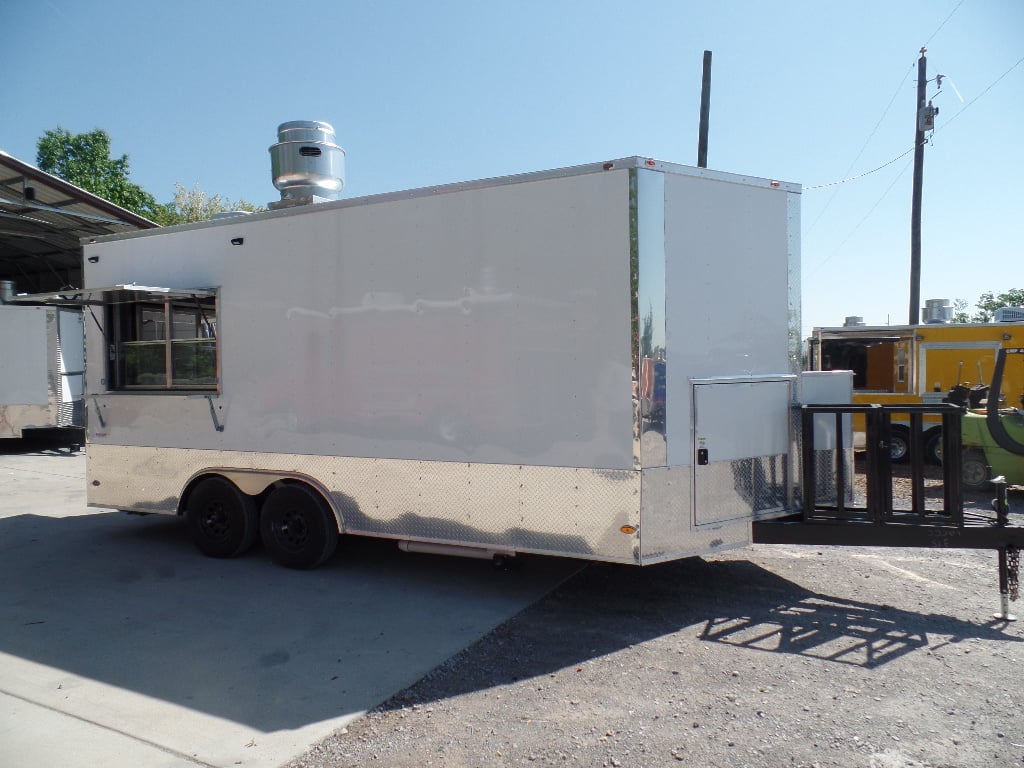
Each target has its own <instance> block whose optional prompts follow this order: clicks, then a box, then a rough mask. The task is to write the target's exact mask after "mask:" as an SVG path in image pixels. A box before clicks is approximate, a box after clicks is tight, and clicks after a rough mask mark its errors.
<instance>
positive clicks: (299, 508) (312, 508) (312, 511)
mask: <svg viewBox="0 0 1024 768" xmlns="http://www.w3.org/2000/svg"><path fill="white" fill-rule="evenodd" d="M260 537H261V538H262V539H263V546H264V547H266V549H267V552H268V553H269V554H270V558H271V559H272V560H273V561H274V562H275V563H277V564H278V565H283V566H285V567H286V568H296V569H300V570H305V569H308V568H316V567H317V566H318V565H320V564H321V563H323V562H324V561H325V560H327V559H328V558H329V557H330V556H331V555H333V554H334V550H335V549H336V548H337V546H338V525H337V522H336V521H335V518H334V513H333V512H332V511H331V508H330V507H329V506H328V505H327V502H326V501H324V498H323V496H321V495H320V494H319V493H317V492H316V491H315V490H313V489H312V488H310V487H309V486H308V485H299V484H289V485H281V486H278V487H277V488H275V489H274V490H273V491H271V492H270V495H269V496H267V500H266V501H264V502H263V509H262V510H261V512H260Z"/></svg>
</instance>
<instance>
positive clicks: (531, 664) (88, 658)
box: [0, 513, 1019, 732]
mask: <svg viewBox="0 0 1024 768" xmlns="http://www.w3.org/2000/svg"><path fill="white" fill-rule="evenodd" d="M522 560H523V561H522V562H521V563H520V564H519V566H518V567H516V568H514V569H512V570H500V569H496V568H494V567H493V566H492V565H491V564H490V563H489V562H486V561H475V560H464V559H457V558H444V557H436V556H430V555H410V554H404V553H400V552H398V550H397V548H396V547H395V546H394V543H393V542H387V541H379V540H370V539H360V538H356V537H353V538H352V539H351V540H349V541H347V542H346V544H345V545H344V546H343V548H342V551H341V552H340V553H339V554H338V556H336V557H335V558H334V559H333V560H331V561H330V562H329V563H327V564H326V565H325V566H324V567H322V568H320V569H318V570H316V571H311V572H296V571H289V570H286V569H282V568H278V567H276V566H274V565H272V564H271V563H270V562H269V559H268V558H267V557H266V555H265V554H264V553H263V552H262V551H260V550H259V549H257V550H255V551H254V552H252V553H251V554H250V555H248V556H245V557H243V558H240V559H236V560H212V559H209V558H205V557H202V556H201V555H199V554H198V553H197V552H195V550H194V549H193V548H192V546H191V544H190V542H189V541H188V535H187V531H186V527H185V526H184V525H183V524H181V522H180V521H179V520H176V519H174V518H169V517H163V516H148V517H129V516H126V515H121V514H117V513H100V514H85V515H78V516H69V517H47V516H42V515H30V514H23V515H13V516H9V517H5V518H0V584H3V585H4V587H3V589H2V590H0V657H2V655H3V654H6V655H8V656H10V657H15V658H16V659H20V660H24V661H27V662H33V663H34V664H39V665H45V667H46V668H48V671H47V672H45V675H44V678H42V679H41V680H40V683H39V685H41V686H42V687H40V688H38V689H37V688H32V687H31V686H30V689H31V690H29V691H28V692H27V693H24V694H23V693H19V695H25V697H26V698H29V699H30V700H35V699H32V698H31V697H33V696H35V697H39V698H40V700H45V697H46V696H48V695H50V693H48V692H50V691H52V690H56V689H58V688H63V689H75V688H79V689H80V688H83V687H87V686H88V685H89V684H91V683H93V682H99V683H101V684H102V685H104V686H113V687H116V688H117V689H123V690H125V691H127V692H129V693H131V694H141V695H142V696H144V697H146V698H147V700H156V701H159V702H164V703H167V704H171V705H174V706H179V707H185V708H188V709H190V710H195V711H198V712H201V713H205V714H208V715H211V716H214V717H217V718H223V719H226V720H230V721H232V722H236V723H241V724H244V725H246V726H251V727H253V728H257V729H259V730H260V731H262V732H275V731H282V730H288V729H297V728H302V727H303V726H306V725H309V724H313V723H321V722H324V721H327V720H330V719H332V718H337V717H341V716H345V715H356V714H358V713H360V712H363V711H366V710H369V709H372V708H374V707H377V706H382V707H383V708H385V709H389V708H391V709H393V708H400V707H403V706H407V705H408V704H409V702H410V701H416V700H432V699H437V698H446V697H450V696H457V695H459V694H463V693H470V692H474V691H479V690H485V689H488V688H491V687H494V686H501V685H506V684H510V683H514V682H516V681H517V680H521V679H524V678H531V677H534V676H539V675H545V674H553V673H555V672H557V671H559V670H562V669H564V668H566V667H573V666H577V665H582V664H584V663H587V662H589V661H592V660H594V659H597V658H600V657H603V656H605V655H608V654H613V653H615V652H618V651H622V650H623V649H626V648H629V647H631V646H634V645H637V644H640V643H645V642H648V641H652V640H657V639H659V638H665V637H671V636H673V635H679V634H680V633H682V635H683V636H686V637H690V638H692V639H694V640H695V641H697V642H706V643H714V644H717V645H719V646H733V647H735V648H737V649H740V650H744V651H750V650H754V651H757V652H762V653H772V654H796V655H799V656H802V657H809V658H814V659H818V660H822V661H824V662H825V663H841V664H854V665H859V666H862V667H867V668H874V667H879V666H882V665H884V664H886V663H888V662H890V661H892V660H893V659H896V658H899V657H900V656H902V655H905V654H907V653H911V652H913V651H914V650H917V649H920V648H923V647H925V646H927V645H928V644H929V643H930V642H933V640H932V637H933V636H936V635H941V636H943V637H944V638H950V637H951V638H954V640H955V639H963V638H981V639H993V640H995V639H998V640H1000V641H1006V640H1009V639H1014V640H1019V639H1018V638H1011V637H1008V636H1007V635H1004V634H1002V633H1001V632H1000V631H999V629H998V627H996V626H985V625H979V624H974V623H971V622H969V621H965V620H962V619H958V618H954V617H950V616H943V615H936V614H927V613H915V612H913V611H905V610H898V609H895V608H892V607H890V606H887V605H884V604H875V603H871V602H855V601H851V600H840V599H837V598H834V597H829V596H827V595H822V594H818V593H815V592H813V591H810V590H807V589H805V588H804V587H801V586H799V585H797V584H795V583H794V582H791V581H788V580H786V579H784V578H782V577H780V576H778V575H776V574H774V573H772V572H771V571H769V570H767V569H765V568H762V567H760V566H758V565H755V564H753V563H750V562H748V561H743V560H730V561H725V560H707V561H706V560H702V559H696V558H695V559H689V560H683V561H677V562H673V563H666V564H663V565H659V566H654V567H650V568H643V569H639V568H633V567H629V566H615V565H608V564H600V563H594V564H590V565H588V566H585V565H584V564H583V563H582V562H580V561H570V560H562V559H558V558H547V557H528V558H523V559H522ZM573 574H575V575H573ZM559 584H560V585H561V586H557V588H556V585H559ZM544 595H547V596H546V597H544ZM541 598H543V599H541ZM517 614H518V615H517ZM510 616H513V617H514V618H512V619H509V617H510ZM481 638H482V639H481ZM467 646H468V647H467ZM446 660H447V661H446ZM3 663H5V664H6V663H7V662H3ZM35 669H38V667H37V668H35ZM432 670H433V672H432ZM33 674H35V675H38V674H39V673H38V672H35V673H33ZM15 677H17V675H15ZM43 680H45V685H43ZM417 681H420V682H419V683H418V682H417ZM424 681H427V682H424ZM396 691H399V692H400V693H398V694H397V695H396V694H395V692H396ZM84 698H85V697H83V700H84ZM382 701H383V702H385V703H384V704H383V705H381V702H382Z"/></svg>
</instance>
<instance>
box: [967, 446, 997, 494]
mask: <svg viewBox="0 0 1024 768" xmlns="http://www.w3.org/2000/svg"><path fill="white" fill-rule="evenodd" d="M991 479H992V477H991V473H990V471H989V466H988V461H987V460H986V459H985V454H984V453H983V452H982V451H979V450H976V449H968V450H965V451H964V453H963V458H962V459H961V462H960V483H961V485H963V487H964V488H966V489H968V490H970V491H978V490H981V489H982V488H984V487H985V486H986V485H988V481H989V480H991Z"/></svg>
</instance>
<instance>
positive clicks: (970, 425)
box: [951, 348, 1024, 489]
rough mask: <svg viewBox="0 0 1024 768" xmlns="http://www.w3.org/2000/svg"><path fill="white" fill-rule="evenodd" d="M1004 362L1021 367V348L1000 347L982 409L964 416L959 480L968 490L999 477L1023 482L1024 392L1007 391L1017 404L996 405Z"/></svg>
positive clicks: (1011, 482)
mask: <svg viewBox="0 0 1024 768" xmlns="http://www.w3.org/2000/svg"><path fill="white" fill-rule="evenodd" d="M1007 365H1013V366H1019V367H1022V368H1024V348H1004V349H1001V350H999V356H998V357H997V358H996V367H995V372H994V373H993V376H992V384H991V386H990V387H989V391H988V404H987V405H986V406H985V410H984V411H983V412H982V411H967V412H965V413H964V415H963V420H962V422H961V424H962V429H961V440H962V443H963V455H962V464H961V466H962V476H961V482H962V483H963V486H964V487H965V488H968V489H980V488H983V487H984V486H985V485H986V484H987V483H988V482H989V481H990V480H991V479H992V478H994V477H999V476H1002V477H1004V478H1005V479H1006V482H1007V483H1008V484H1009V485H1024V393H1020V392H1014V393H1007V394H1008V395H1009V396H1010V397H1015V398H1016V399H1017V400H1018V404H1019V405H1020V407H1016V408H1005V407H1004V408H1000V407H999V406H1000V401H1001V400H1003V393H1002V392H1001V389H1002V381H1003V373H1004V371H1005V369H1006V366H1007ZM1017 380H1018V381H1019V380H1020V378H1019V377H1018V379H1017ZM1006 399H1009V397H1008V398H1006ZM951 400H953V398H952V397H951Z"/></svg>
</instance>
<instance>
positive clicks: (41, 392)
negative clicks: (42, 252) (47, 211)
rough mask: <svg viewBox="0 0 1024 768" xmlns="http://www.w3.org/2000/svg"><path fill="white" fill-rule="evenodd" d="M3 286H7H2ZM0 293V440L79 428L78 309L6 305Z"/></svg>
mask: <svg viewBox="0 0 1024 768" xmlns="http://www.w3.org/2000/svg"><path fill="white" fill-rule="evenodd" d="M8 285H9V284H8ZM13 299H14V297H13V296H11V295H10V292H9V291H5V293H4V295H3V296H0V361H2V362H0V439H10V438H21V437H23V436H24V435H25V433H26V432H27V431H30V430H40V429H45V430H50V429H68V430H74V431H75V433H74V436H73V439H72V440H71V442H72V443H80V442H81V430H82V428H83V427H84V426H85V402H84V400H83V394H84V390H83V387H84V381H83V380H84V361H83V358H82V353H83V336H82V313H81V310H78V309H72V308H64V307H52V306H20V305H17V304H6V303H4V301H6V300H13Z"/></svg>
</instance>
